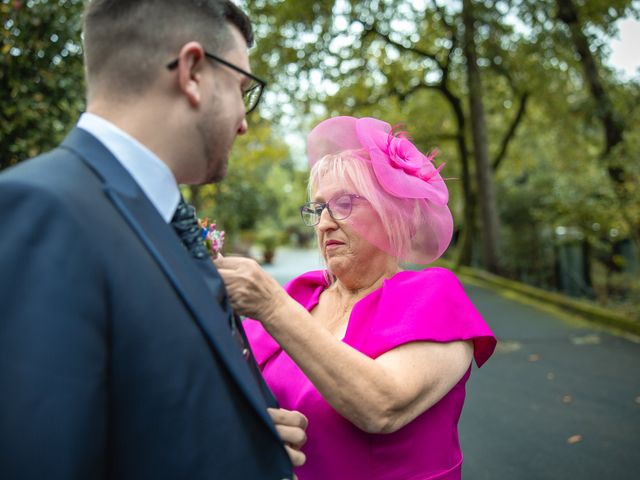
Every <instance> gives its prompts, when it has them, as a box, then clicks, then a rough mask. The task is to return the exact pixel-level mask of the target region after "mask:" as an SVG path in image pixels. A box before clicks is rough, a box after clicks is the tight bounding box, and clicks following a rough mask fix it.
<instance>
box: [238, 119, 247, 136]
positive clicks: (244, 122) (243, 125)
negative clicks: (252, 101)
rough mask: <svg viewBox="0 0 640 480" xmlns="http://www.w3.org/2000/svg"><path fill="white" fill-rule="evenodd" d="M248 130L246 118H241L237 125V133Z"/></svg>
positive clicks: (241, 133) (242, 133)
mask: <svg viewBox="0 0 640 480" xmlns="http://www.w3.org/2000/svg"><path fill="white" fill-rule="evenodd" d="M247 130H249V125H248V124H247V119H246V118H243V119H242V123H241V124H240V126H239V127H238V135H244V134H245V133H247Z"/></svg>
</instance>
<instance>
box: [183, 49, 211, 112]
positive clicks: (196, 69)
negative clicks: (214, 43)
mask: <svg viewBox="0 0 640 480" xmlns="http://www.w3.org/2000/svg"><path fill="white" fill-rule="evenodd" d="M205 61H206V57H205V55H204V49H203V48H202V45H200V43H198V42H189V43H185V44H184V45H183V46H182V48H181V49H180V54H179V55H178V67H177V70H178V85H179V88H180V90H181V91H182V93H183V94H184V95H185V96H186V97H187V100H188V101H189V103H190V104H191V106H193V107H198V106H199V105H200V101H201V96H202V92H201V87H202V83H201V82H202V68H203V66H204V62H205Z"/></svg>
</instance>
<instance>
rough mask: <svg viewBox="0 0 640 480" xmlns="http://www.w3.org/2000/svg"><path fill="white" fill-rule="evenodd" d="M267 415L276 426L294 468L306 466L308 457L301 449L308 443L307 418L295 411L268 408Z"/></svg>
mask: <svg viewBox="0 0 640 480" xmlns="http://www.w3.org/2000/svg"><path fill="white" fill-rule="evenodd" d="M267 413H268V414H269V416H270V417H271V420H272V421H273V423H274V425H275V426H276V430H277V431H278V435H280V439H281V440H282V441H283V443H284V447H285V449H286V451H287V453H288V454H289V458H290V459H291V463H292V464H293V466H294V467H300V466H302V465H304V462H305V461H306V459H307V457H306V456H305V454H304V453H303V452H302V450H301V448H302V446H303V445H304V444H305V442H306V441H307V434H306V433H305V430H306V429H307V425H308V423H309V421H308V420H307V417H305V416H304V415H303V414H301V413H300V412H297V411H295V410H285V409H284V408H268V409H267Z"/></svg>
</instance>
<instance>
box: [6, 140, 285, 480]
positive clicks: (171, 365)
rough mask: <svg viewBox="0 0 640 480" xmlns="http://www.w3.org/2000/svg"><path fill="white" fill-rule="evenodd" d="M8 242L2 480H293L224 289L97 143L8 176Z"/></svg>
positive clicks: (75, 145)
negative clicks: (232, 327)
mask: <svg viewBox="0 0 640 480" xmlns="http://www.w3.org/2000/svg"><path fill="white" fill-rule="evenodd" d="M0 236H1V237H0V478H3V479H47V480H55V479H60V480H63V479H64V480H72V479H83V480H85V479H121V480H126V479H132V480H133V479H135V480H140V479H183V478H184V479H190V480H197V479H203V480H204V479H207V480H210V479H216V478H220V479H225V480H229V479H281V478H283V477H287V478H289V477H291V476H292V473H291V471H292V467H291V464H290V461H289V459H288V456H287V454H286V451H285V450H284V447H283V446H282V444H281V442H280V440H279V438H278V435H277V432H276V431H275V428H274V426H273V424H272V423H271V421H270V419H269V417H268V415H267V413H266V403H265V399H264V395H263V392H261V390H260V387H259V385H258V384H257V382H256V381H255V378H253V377H252V374H251V371H250V369H249V366H248V365H247V363H246V362H245V360H244V358H243V356H242V354H241V352H240V349H239V348H238V345H237V343H236V342H235V341H234V339H233V338H232V337H231V335H230V331H229V327H228V318H229V313H230V312H229V311H228V310H225V308H226V307H225V302H224V301H223V299H224V286H223V285H222V282H221V280H220V277H219V276H217V277H216V275H217V273H214V275H213V276H210V277H209V278H208V279H207V281H206V282H205V280H204V277H203V276H202V272H200V270H199V268H198V266H197V265H196V264H195V262H194V261H193V260H192V258H191V257H190V256H189V254H188V253H187V251H186V250H185V249H184V248H183V246H182V244H181V243H180V240H179V239H178V237H177V236H176V234H175V233H174V232H173V230H172V228H171V227H170V226H169V225H167V224H166V223H165V222H164V221H163V219H162V218H161V217H160V215H159V214H158V212H157V211H156V210H155V208H154V207H153V205H152V204H151V203H150V202H149V200H148V199H147V197H146V196H145V195H144V194H143V193H142V191H141V190H140V188H139V187H138V185H137V184H136V183H135V182H134V181H133V179H132V178H131V177H130V176H129V174H128V173H127V172H126V170H124V169H123V168H122V166H121V165H120V164H119V163H118V162H117V160H116V159H115V158H113V156H112V155H111V154H110V153H109V151H108V150H106V148H105V147H104V146H103V145H102V144H101V143H100V142H98V141H97V140H96V139H95V137H93V136H92V135H90V134H89V133H87V132H85V131H83V130H80V129H77V128H76V129H74V130H73V131H72V132H71V133H70V134H69V136H68V137H67V139H66V140H65V141H64V142H63V143H62V144H61V146H60V147H59V148H57V149H55V150H53V151H52V152H49V153H47V154H44V155H42V156H40V157H38V158H35V159H33V160H29V161H27V162H24V163H23V164H21V165H19V166H17V167H14V168H12V169H10V170H8V171H6V172H4V173H3V174H2V175H0ZM216 282H217V286H216ZM216 288H217V289H218V291H217V292H213V293H212V291H211V290H212V289H214V290H215V289H216Z"/></svg>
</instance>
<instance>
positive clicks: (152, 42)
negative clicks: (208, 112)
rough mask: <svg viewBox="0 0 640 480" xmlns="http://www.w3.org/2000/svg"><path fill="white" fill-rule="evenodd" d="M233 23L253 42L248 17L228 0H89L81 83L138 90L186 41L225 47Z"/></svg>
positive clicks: (211, 48)
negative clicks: (84, 71) (85, 79)
mask: <svg viewBox="0 0 640 480" xmlns="http://www.w3.org/2000/svg"><path fill="white" fill-rule="evenodd" d="M230 25H233V26H235V27H236V28H237V29H238V30H240V32H241V33H242V35H243V37H244V39H245V40H246V41H247V45H248V46H251V45H252V44H253V31H252V28H251V22H250V20H249V18H248V17H247V16H246V15H245V13H244V12H242V10H240V9H239V8H238V7H237V6H236V5H235V4H234V3H233V2H231V1H229V0H91V1H90V2H89V3H88V4H87V7H86V9H85V14H84V29H83V40H84V54H85V68H86V73H87V82H88V84H89V89H91V86H92V84H96V83H100V84H105V83H106V84H108V88H109V89H110V91H117V92H120V93H123V94H126V93H133V92H140V91H142V90H143V89H144V88H145V87H146V86H148V85H149V84H150V83H151V82H153V80H154V79H155V77H156V76H157V75H158V72H159V71H160V69H163V68H164V65H165V64H166V63H167V62H168V61H170V60H171V59H172V58H174V57H176V56H177V54H178V51H179V49H180V48H181V47H182V46H183V45H184V44H185V43H187V42H189V41H197V42H200V43H201V44H202V45H203V46H204V48H206V49H207V51H210V52H212V53H218V54H221V53H224V51H225V50H226V49H228V48H230V47H231V45H230V43H231V39H232V38H233V37H232V36H231V31H230V29H229V26H230Z"/></svg>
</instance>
